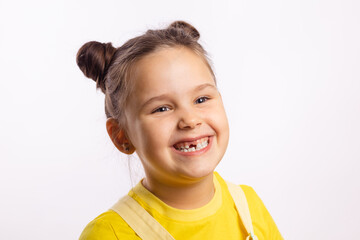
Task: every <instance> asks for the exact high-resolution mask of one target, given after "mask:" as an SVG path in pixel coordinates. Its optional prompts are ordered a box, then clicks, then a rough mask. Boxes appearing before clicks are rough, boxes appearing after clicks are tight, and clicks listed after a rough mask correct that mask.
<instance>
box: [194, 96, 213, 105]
mask: <svg viewBox="0 0 360 240" xmlns="http://www.w3.org/2000/svg"><path fill="white" fill-rule="evenodd" d="M209 99H210V98H208V97H199V98H198V99H196V101H195V103H196V104H199V103H204V102H206V101H207V100H209Z"/></svg>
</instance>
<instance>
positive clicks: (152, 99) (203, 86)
mask: <svg viewBox="0 0 360 240" xmlns="http://www.w3.org/2000/svg"><path fill="white" fill-rule="evenodd" d="M205 88H213V89H214V90H216V91H217V90H218V89H217V87H216V86H214V85H212V84H210V83H204V84H201V85H199V86H197V87H196V88H194V90H192V92H198V91H201V90H203V89H205ZM168 97H169V94H167V93H164V94H161V95H159V96H155V97H152V98H150V99H149V100H146V102H145V103H144V104H143V105H142V108H144V107H145V106H146V105H148V104H150V103H151V102H153V101H161V100H163V99H166V98H168Z"/></svg>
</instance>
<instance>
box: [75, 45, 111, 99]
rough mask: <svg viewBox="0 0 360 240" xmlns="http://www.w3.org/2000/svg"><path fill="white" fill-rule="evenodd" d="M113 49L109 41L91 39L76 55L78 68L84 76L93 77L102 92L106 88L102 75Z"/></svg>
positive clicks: (105, 70)
mask: <svg viewBox="0 0 360 240" xmlns="http://www.w3.org/2000/svg"><path fill="white" fill-rule="evenodd" d="M115 51H116V48H114V47H113V46H112V44H111V43H100V42H96V41H91V42H87V43H85V44H84V45H83V46H82V47H81V48H80V49H79V51H78V52H77V55H76V63H77V65H78V66H79V68H80V70H81V71H82V72H83V73H84V75H85V76H86V77H88V78H91V79H93V80H94V81H95V82H96V87H97V88H100V89H101V91H102V92H103V93H105V90H106V88H105V81H104V77H105V75H106V72H107V69H108V66H109V64H110V61H111V59H112V57H113V55H114V53H115Z"/></svg>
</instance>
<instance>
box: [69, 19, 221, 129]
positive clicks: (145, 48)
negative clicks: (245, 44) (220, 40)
mask: <svg viewBox="0 0 360 240" xmlns="http://www.w3.org/2000/svg"><path fill="white" fill-rule="evenodd" d="M199 38H200V33H199V32H198V31H197V30H196V28H194V27H193V26H192V25H190V24H189V23H187V22H184V21H175V22H173V23H172V24H170V25H169V26H168V27H167V28H165V29H159V30H152V29H150V30H148V31H146V32H145V33H144V34H143V35H140V36H138V37H135V38H132V39H130V40H128V41H127V42H126V43H124V44H123V45H122V46H121V47H119V48H114V47H113V46H112V44H111V43H100V42H96V41H90V42H87V43H85V44H84V45H83V46H82V47H81V48H80V49H79V51H78V53H77V55H76V62H77V65H78V66H79V68H80V69H81V71H82V72H83V73H84V75H85V76H86V77H88V78H91V79H93V80H94V81H95V82H96V87H97V88H100V89H101V91H102V92H103V93H104V94H105V114H106V116H107V118H110V117H112V118H115V119H117V120H118V121H122V120H124V119H125V118H124V110H125V107H126V102H127V99H128V97H129V95H130V93H131V88H132V86H133V85H134V84H132V78H131V75H132V74H131V73H132V69H133V67H134V66H135V64H136V62H137V61H139V60H140V59H141V58H142V57H144V56H146V55H148V54H150V53H153V52H155V51H156V50H159V49H162V48H166V47H186V48H188V49H190V50H192V51H193V52H195V53H196V54H197V55H198V56H200V57H201V58H202V59H203V61H204V63H205V64H206V65H207V66H208V68H209V70H210V72H211V74H212V76H213V78H214V81H215V83H216V78H215V75H214V72H213V70H212V67H211V62H210V59H209V58H208V56H207V52H206V51H205V50H204V48H203V47H202V46H201V44H200V43H198V40H199ZM125 126H126V123H124V127H125Z"/></svg>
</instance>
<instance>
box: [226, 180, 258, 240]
mask: <svg viewBox="0 0 360 240" xmlns="http://www.w3.org/2000/svg"><path fill="white" fill-rule="evenodd" d="M226 184H227V186H228V189H229V192H230V194H231V196H232V198H233V200H234V202H235V206H236V209H237V211H238V213H239V216H240V219H241V221H242V223H243V224H244V227H245V229H246V231H247V233H248V236H247V238H246V240H257V239H258V238H257V237H256V236H255V234H254V229H253V225H252V221H251V216H250V211H249V206H248V203H247V201H246V196H245V193H244V191H243V190H242V189H241V187H240V186H238V185H236V184H233V183H230V182H226Z"/></svg>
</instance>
